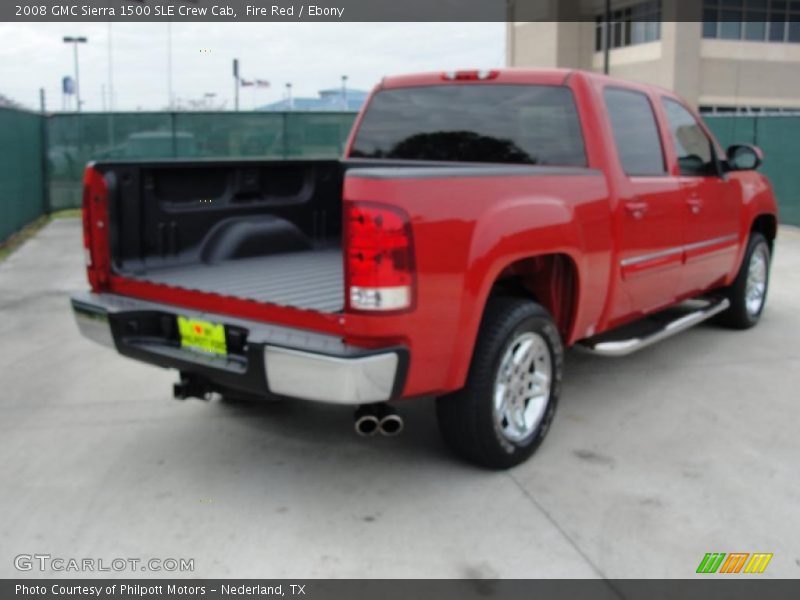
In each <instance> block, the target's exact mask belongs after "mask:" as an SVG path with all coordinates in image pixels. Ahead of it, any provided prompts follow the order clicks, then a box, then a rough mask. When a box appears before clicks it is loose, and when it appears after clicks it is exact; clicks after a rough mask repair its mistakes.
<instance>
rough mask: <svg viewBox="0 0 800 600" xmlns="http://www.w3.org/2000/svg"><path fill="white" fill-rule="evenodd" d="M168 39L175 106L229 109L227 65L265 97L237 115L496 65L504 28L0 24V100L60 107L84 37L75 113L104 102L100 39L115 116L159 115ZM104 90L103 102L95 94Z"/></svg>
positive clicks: (245, 102) (256, 95) (246, 100)
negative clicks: (197, 102)
mask: <svg viewBox="0 0 800 600" xmlns="http://www.w3.org/2000/svg"><path fill="white" fill-rule="evenodd" d="M169 27H171V38H172V43H171V47H172V52H171V58H172V60H171V63H172V90H173V96H174V98H175V99H176V101H177V100H179V101H181V102H183V103H184V104H185V103H186V101H187V100H188V99H200V98H201V97H203V96H204V94H207V93H213V94H216V97H215V98H214V101H215V102H216V103H217V104H222V103H225V106H226V108H228V109H232V108H233V95H234V81H233V75H232V67H231V61H232V59H233V58H234V57H238V58H239V62H240V73H241V76H242V77H243V78H245V79H265V80H268V81H269V82H270V83H271V87H270V88H268V89H260V90H255V91H254V90H253V88H242V89H241V90H240V107H241V108H242V109H245V110H246V109H250V108H253V107H254V106H256V105H263V104H266V103H269V102H274V101H276V100H280V99H281V98H282V97H283V96H284V94H285V84H286V83H287V82H291V83H292V91H293V95H294V96H295V97H298V96H312V97H316V95H317V92H318V90H320V89H324V88H331V87H339V86H340V85H341V76H342V75H347V76H348V84H347V85H348V87H350V88H356V89H363V90H369V89H371V88H372V86H374V85H375V84H376V83H377V82H378V81H379V80H380V78H381V77H383V76H384V75H392V74H398V73H407V72H417V71H444V70H453V69H465V68H477V69H485V68H493V67H501V66H503V64H504V60H505V24H504V23H173V24H172V25H171V26H168V25H167V24H166V23H114V24H113V25H111V26H110V27H109V25H108V24H107V23H13V24H11V23H3V24H0V39H2V40H3V43H2V45H0V94H3V95H5V96H7V97H8V98H10V99H12V100H14V101H16V102H18V103H20V104H22V105H24V106H27V107H28V108H38V106H39V88H44V89H45V93H46V97H47V109H48V110H50V111H58V110H61V108H62V97H61V79H62V77H63V76H65V75H73V74H74V67H73V54H72V46H68V45H67V44H64V43H63V42H62V37H63V36H65V35H72V36H86V37H87V38H88V43H86V44H82V45H80V48H79V59H80V62H79V69H80V88H81V99H82V100H83V110H86V111H93V110H102V109H103V108H104V107H105V106H107V103H108V92H107V89H108V85H109V32H110V35H111V42H112V44H111V46H112V51H111V64H112V66H113V74H112V75H111V77H112V81H113V90H114V109H115V110H161V109H163V108H165V107H167V106H168V105H169V84H168V81H169V77H168V72H169V69H168V64H169V62H170V61H169V60H168V56H169V55H170V53H169V51H168V49H169V46H170V45H169V42H168V40H169V37H170V36H169V34H168V30H169ZM104 86H105V88H106V93H105V96H104V93H103V87H104Z"/></svg>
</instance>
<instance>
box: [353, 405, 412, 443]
mask: <svg viewBox="0 0 800 600" xmlns="http://www.w3.org/2000/svg"><path fill="white" fill-rule="evenodd" d="M403 426H404V424H403V417H401V416H400V415H398V414H397V413H396V412H395V410H394V409H393V408H391V407H390V406H389V405H387V404H379V405H372V404H365V405H363V406H360V407H358V410H356V414H355V422H354V427H355V430H356V433H357V434H358V435H360V436H363V437H369V436H372V435H375V434H376V433H380V434H381V435H385V436H387V437H392V436H395V435H399V434H400V433H401V432H402V431H403Z"/></svg>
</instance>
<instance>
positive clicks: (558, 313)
mask: <svg viewBox="0 0 800 600" xmlns="http://www.w3.org/2000/svg"><path fill="white" fill-rule="evenodd" d="M760 162H761V153H760V151H759V150H758V149H757V148H755V147H752V146H743V145H739V146H732V147H730V148H728V149H727V151H723V150H722V149H721V148H720V147H719V146H718V144H717V142H716V141H715V140H714V138H713V136H712V135H711V134H710V133H709V131H708V129H707V128H706V127H705V125H704V124H703V123H702V122H701V120H700V119H699V118H698V117H697V116H696V115H695V114H694V112H692V110H690V109H689V108H688V107H687V106H686V105H685V104H684V103H683V101H681V100H680V99H679V98H678V97H676V96H675V95H674V94H672V93H670V92H668V91H665V90H661V89H657V88H653V87H648V86H644V85H638V84H635V83H630V82H626V81H619V80H615V79H612V78H609V77H605V76H601V75H595V74H589V73H584V72H580V71H565V70H546V71H545V70H500V71H485V72H478V71H458V72H452V73H435V74H422V75H409V76H400V77H389V78H386V79H384V80H383V81H382V82H381V83H380V84H379V85H378V86H377V87H376V89H375V90H374V91H373V93H372V95H371V97H370V99H369V101H368V102H367V104H366V106H365V108H364V109H363V111H362V112H361V114H360V116H359V117H358V119H357V121H356V123H355V125H354V127H353V131H352V133H351V135H350V139H349V141H348V144H347V148H346V151H345V158H344V159H343V160H342V161H335V160H290V161H278V160H226V161H184V160H174V161H161V162H126V163H119V162H113V161H109V162H100V163H94V164H90V165H89V166H88V167H87V169H86V174H85V191H84V213H83V214H84V243H85V248H86V255H87V256H86V258H87V270H88V278H89V282H90V284H91V292H87V293H83V294H79V295H76V296H74V297H73V299H72V306H73V309H74V312H75V315H76V318H77V321H78V324H79V327H80V329H81V331H82V332H83V334H84V335H86V336H87V337H89V338H91V339H94V340H96V341H99V342H101V343H104V344H106V345H108V346H110V347H113V348H116V350H117V351H118V352H119V353H121V354H123V355H125V356H129V357H131V358H135V359H138V360H141V361H144V362H148V363H152V364H155V365H160V366H162V367H172V368H175V369H178V370H179V371H180V377H181V379H180V383H178V384H176V386H175V394H176V395H177V396H178V397H187V396H197V397H203V396H205V395H207V394H209V393H219V394H222V396H223V397H224V396H227V395H247V396H253V397H261V398H265V397H276V396H277V397H289V398H303V399H309V400H317V401H322V402H333V403H339V404H349V405H353V406H354V407H358V410H357V411H356V414H357V422H356V425H357V430H358V431H359V432H361V433H364V434H368V433H372V432H374V431H376V430H380V431H382V432H383V433H386V434H391V433H396V432H397V431H399V429H401V428H402V420H401V419H400V417H399V416H398V415H397V413H396V412H394V410H393V409H392V408H391V407H390V405H389V404H387V402H389V401H394V400H399V399H402V398H410V397H414V396H423V395H434V396H437V398H438V399H437V415H438V420H439V424H440V429H441V432H442V434H443V437H444V439H445V440H446V442H447V443H448V444H449V445H450V446H451V447H452V448H453V449H454V450H455V451H456V452H457V453H458V454H460V455H461V456H463V457H465V458H467V459H469V460H471V461H473V462H476V463H479V464H482V465H486V466H489V467H493V468H506V467H510V466H512V465H515V464H518V463H520V462H521V461H523V460H524V459H525V458H527V457H528V456H529V455H530V454H531V453H532V452H533V451H534V450H535V449H536V447H537V446H538V445H539V443H540V442H541V441H542V439H543V437H544V435H545V434H546V432H547V430H548V427H549V425H550V422H551V420H552V418H553V414H554V412H555V408H556V403H557V401H558V396H559V391H560V388H561V380H562V370H563V363H564V348H565V347H569V346H573V345H577V346H579V347H581V348H583V349H585V350H587V351H589V352H594V353H596V354H601V355H617V356H618V355H623V354H626V353H629V352H632V351H634V350H637V349H639V348H641V347H644V346H646V345H648V344H650V343H652V342H654V341H657V340H660V339H662V338H664V337H667V336H669V335H671V334H673V333H675V332H678V331H681V330H683V329H686V328H687V327H689V326H691V325H694V324H696V323H699V322H700V321H703V320H705V319H707V318H710V317H712V316H716V317H717V318H718V319H719V320H721V321H723V322H725V323H727V324H729V325H731V326H733V327H737V328H742V329H744V328H747V327H750V326H752V325H754V324H755V323H756V322H757V321H758V320H759V317H760V315H761V312H762V310H763V308H764V302H765V298H766V293H767V284H768V277H769V264H770V256H771V254H772V249H773V243H774V240H775V235H776V226H777V220H776V205H775V200H774V197H773V193H772V191H771V188H770V185H769V183H768V181H767V180H766V179H765V178H764V177H763V176H762V175H760V174H759V173H757V172H756V168H757V167H758V166H759V164H760Z"/></svg>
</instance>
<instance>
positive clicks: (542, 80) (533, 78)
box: [377, 67, 674, 96]
mask: <svg viewBox="0 0 800 600" xmlns="http://www.w3.org/2000/svg"><path fill="white" fill-rule="evenodd" d="M571 75H580V76H581V77H585V78H586V79H590V80H594V81H611V82H618V83H620V84H622V85H625V86H626V87H633V88H639V89H650V90H659V91H661V92H664V93H666V94H668V95H671V96H674V93H673V92H672V91H671V90H668V89H667V88H663V87H661V86H657V85H652V84H644V83H640V82H636V81H631V80H628V79H622V78H619V77H611V76H609V75H604V74H602V73H595V72H592V71H585V70H582V69H543V68H538V69H536V68H535V69H531V68H524V67H523V68H519V67H513V68H503V69H467V70H458V71H431V72H427V73H411V74H406V75H392V76H387V77H384V78H383V80H382V81H381V83H380V84H379V85H378V86H377V88H378V89H391V88H401V87H417V86H428V85H446V84H448V83H460V82H461V83H463V82H464V81H475V82H476V83H477V82H486V83H505V84H539V85H564V83H566V81H567V79H568V78H569V77H570V76H571Z"/></svg>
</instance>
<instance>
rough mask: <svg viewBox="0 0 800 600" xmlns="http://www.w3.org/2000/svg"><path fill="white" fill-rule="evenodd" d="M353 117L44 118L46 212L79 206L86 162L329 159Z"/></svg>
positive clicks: (339, 148) (186, 115)
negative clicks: (46, 175) (45, 129)
mask: <svg viewBox="0 0 800 600" xmlns="http://www.w3.org/2000/svg"><path fill="white" fill-rule="evenodd" d="M355 115H356V114H355V113H352V112H349V113H339V112H318V113H314V112H284V113H278V112H263V113H258V112H248V113H220V112H208V113H202V112H173V113H165V112H157V113H83V114H80V115H78V114H59V115H53V116H51V117H49V118H48V119H47V139H48V145H47V146H48V149H47V163H48V172H49V177H48V182H47V187H48V191H49V198H50V206H51V209H52V210H58V209H62V208H73V207H78V206H80V204H81V177H82V174H83V168H84V166H85V165H86V163H87V162H89V161H90V160H121V161H125V160H136V159H160V158H164V159H169V158H197V159H206V158H335V157H338V156H341V155H342V152H343V151H344V145H345V143H346V142H347V136H348V134H349V133H350V128H351V126H352V124H353V121H354V120H355Z"/></svg>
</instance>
